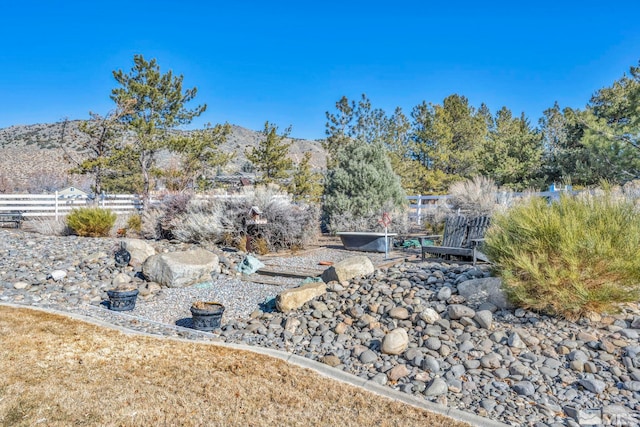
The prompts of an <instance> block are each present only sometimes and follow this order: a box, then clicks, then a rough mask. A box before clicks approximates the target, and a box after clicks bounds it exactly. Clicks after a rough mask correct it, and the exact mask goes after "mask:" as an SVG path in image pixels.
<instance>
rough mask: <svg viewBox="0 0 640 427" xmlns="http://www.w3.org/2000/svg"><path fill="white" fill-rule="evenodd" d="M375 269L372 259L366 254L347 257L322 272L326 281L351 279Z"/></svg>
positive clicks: (370, 272) (365, 274)
mask: <svg viewBox="0 0 640 427" xmlns="http://www.w3.org/2000/svg"><path fill="white" fill-rule="evenodd" d="M374 271H375V268H374V266H373V263H372V262H371V260H370V259H369V258H368V257H367V256H364V255H359V256H354V257H349V258H346V259H344V260H342V261H340V262H338V263H336V264H334V265H332V266H331V267H329V268H327V269H326V270H325V271H324V272H322V280H323V281H324V282H325V283H329V282H331V281H334V280H335V281H337V282H343V281H349V280H351V279H353V278H355V277H361V276H367V275H369V274H372V273H373V272H374Z"/></svg>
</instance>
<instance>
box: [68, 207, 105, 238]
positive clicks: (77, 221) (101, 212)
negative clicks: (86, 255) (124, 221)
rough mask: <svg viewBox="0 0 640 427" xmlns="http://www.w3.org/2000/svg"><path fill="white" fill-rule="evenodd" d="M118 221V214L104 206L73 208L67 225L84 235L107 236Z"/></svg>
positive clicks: (76, 232)
mask: <svg viewBox="0 0 640 427" xmlns="http://www.w3.org/2000/svg"><path fill="white" fill-rule="evenodd" d="M115 222H116V214H114V213H113V212H111V211H110V210H108V209H102V208H79V209H73V210H72V211H71V213H70V214H69V215H68V216H67V226H68V227H69V228H70V229H71V230H73V232H74V233H75V234H77V235H78V236H82V237H107V236H108V235H109V232H110V231H111V228H113V225H114V224H115Z"/></svg>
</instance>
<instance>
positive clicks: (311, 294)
mask: <svg viewBox="0 0 640 427" xmlns="http://www.w3.org/2000/svg"><path fill="white" fill-rule="evenodd" d="M326 292H327V285H325V284H324V283H321V282H312V283H307V284H305V285H302V286H298V287H297V288H293V289H287V290H286V291H284V292H282V293H281V294H280V295H278V296H277V297H276V308H277V309H278V310H280V311H283V312H285V311H290V310H295V309H297V308H300V307H302V306H303V305H304V303H306V302H308V301H311V300H312V299H314V298H316V297H319V296H320V295H323V294H325V293H326Z"/></svg>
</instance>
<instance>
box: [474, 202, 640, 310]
mask: <svg viewBox="0 0 640 427" xmlns="http://www.w3.org/2000/svg"><path fill="white" fill-rule="evenodd" d="M638 248H640V213H639V212H638V211H637V210H636V209H634V206H633V204H632V203H630V202H628V201H626V200H624V199H621V198H615V197H613V196H612V195H611V194H610V193H606V194H604V195H599V196H596V197H593V196H583V197H570V196H565V197H562V198H561V199H560V200H559V201H556V202H553V203H548V202H547V201H546V200H545V199H542V198H531V199H529V200H527V201H525V202H523V203H522V204H521V205H518V206H515V207H513V208H512V209H510V210H509V211H507V212H505V213H503V214H497V215H495V216H494V218H493V226H492V228H491V229H490V230H489V231H488V232H487V236H486V246H485V249H484V250H485V251H486V253H487V255H488V256H489V257H490V259H491V260H492V261H493V262H494V263H495V266H496V270H497V272H498V273H499V274H500V275H501V276H502V278H503V279H504V287H505V291H506V292H507V295H508V296H509V298H510V300H511V301H512V302H513V303H514V304H516V305H518V306H521V307H524V308H528V309H533V310H538V311H543V312H547V313H550V314H556V315H559V316H562V317H565V318H568V319H576V318H578V317H580V316H582V315H584V314H586V313H588V312H608V311H615V310H616V308H617V307H616V306H617V304H618V303H624V302H631V301H638V299H639V298H640V251H639V250H638Z"/></svg>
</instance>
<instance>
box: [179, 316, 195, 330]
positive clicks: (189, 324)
mask: <svg viewBox="0 0 640 427" xmlns="http://www.w3.org/2000/svg"><path fill="white" fill-rule="evenodd" d="M176 326H181V327H183V328H190V329H193V318H192V317H185V318H183V319H178V320H176Z"/></svg>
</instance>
